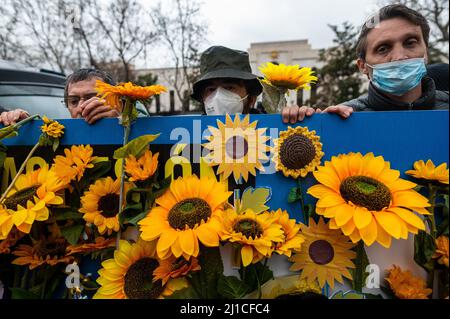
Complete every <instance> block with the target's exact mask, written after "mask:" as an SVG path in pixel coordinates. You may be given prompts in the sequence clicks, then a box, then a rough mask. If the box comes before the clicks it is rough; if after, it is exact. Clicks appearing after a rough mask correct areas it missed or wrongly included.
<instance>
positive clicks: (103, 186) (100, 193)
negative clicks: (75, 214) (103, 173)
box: [79, 177, 129, 235]
mask: <svg viewBox="0 0 450 319" xmlns="http://www.w3.org/2000/svg"><path fill="white" fill-rule="evenodd" d="M128 187H129V185H125V194H126V193H127V188H128ZM119 198H120V179H116V180H113V179H112V178H111V177H106V178H103V179H99V180H97V181H96V182H95V183H94V184H93V185H91V186H90V187H89V190H88V191H86V192H84V196H83V197H81V205H82V206H81V208H80V209H79V212H80V213H82V214H84V216H83V219H84V220H85V221H87V222H88V223H91V224H94V225H95V226H97V228H98V231H99V233H100V234H101V235H103V234H104V233H106V232H108V235H111V234H112V232H113V231H115V232H117V231H119V229H120V224H119V215H118V214H119V209H120V207H119Z"/></svg>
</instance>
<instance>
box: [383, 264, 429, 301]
mask: <svg viewBox="0 0 450 319" xmlns="http://www.w3.org/2000/svg"><path fill="white" fill-rule="evenodd" d="M386 281H387V282H388V283H389V286H390V287H391V289H392V291H393V292H394V294H395V296H396V297H397V298H399V299H428V296H429V295H430V294H431V293H432V292H433V290H431V289H429V288H427V287H426V283H425V281H424V280H423V279H421V278H417V277H414V276H413V274H412V273H411V272H410V271H409V270H407V271H403V270H402V269H401V268H400V267H398V266H395V265H394V267H393V268H392V269H390V270H389V272H388V276H387V278H386Z"/></svg>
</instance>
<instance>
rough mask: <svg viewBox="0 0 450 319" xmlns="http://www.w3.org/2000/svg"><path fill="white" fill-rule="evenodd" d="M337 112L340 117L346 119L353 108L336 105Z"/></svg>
mask: <svg viewBox="0 0 450 319" xmlns="http://www.w3.org/2000/svg"><path fill="white" fill-rule="evenodd" d="M337 109H338V110H337V112H336V113H338V114H339V115H340V116H341V117H342V118H344V119H347V118H349V117H350V116H351V115H352V113H353V108H352V107H350V106H346V105H338V106H337Z"/></svg>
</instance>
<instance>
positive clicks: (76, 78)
mask: <svg viewBox="0 0 450 319" xmlns="http://www.w3.org/2000/svg"><path fill="white" fill-rule="evenodd" d="M94 77H96V78H100V79H102V81H103V82H105V83H108V84H111V85H116V81H114V79H113V78H112V76H111V75H109V74H108V73H106V72H104V71H101V70H97V69H79V70H77V71H75V72H74V73H72V74H71V75H69V76H68V77H67V79H66V86H65V88H64V99H67V97H68V93H69V85H70V84H72V83H77V82H81V81H86V80H90V79H92V78H94Z"/></svg>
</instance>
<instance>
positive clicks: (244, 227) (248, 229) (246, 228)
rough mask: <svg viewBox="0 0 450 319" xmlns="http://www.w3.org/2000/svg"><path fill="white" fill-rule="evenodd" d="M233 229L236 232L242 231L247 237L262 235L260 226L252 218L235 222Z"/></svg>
mask: <svg viewBox="0 0 450 319" xmlns="http://www.w3.org/2000/svg"><path fill="white" fill-rule="evenodd" d="M233 230H234V231H235V232H236V233H242V235H244V236H245V237H247V238H253V239H255V238H259V237H261V236H262V235H263V230H262V228H261V226H260V225H259V224H258V222H256V221H255V220H253V219H242V220H240V221H239V222H237V223H236V224H235V225H234V227H233Z"/></svg>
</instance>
